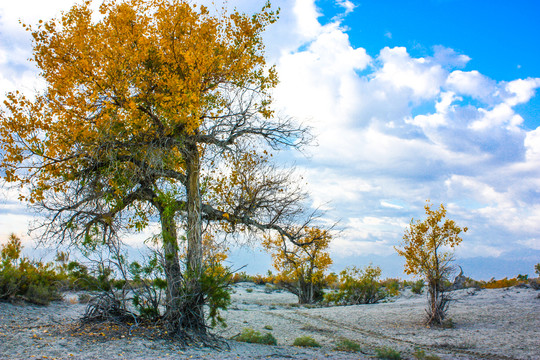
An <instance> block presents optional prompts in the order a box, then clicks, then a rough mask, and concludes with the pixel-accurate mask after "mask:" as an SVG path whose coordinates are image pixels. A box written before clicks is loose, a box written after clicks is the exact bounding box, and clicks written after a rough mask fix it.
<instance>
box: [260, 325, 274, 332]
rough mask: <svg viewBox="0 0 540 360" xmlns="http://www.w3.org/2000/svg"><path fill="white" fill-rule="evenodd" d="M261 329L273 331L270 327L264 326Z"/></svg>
mask: <svg viewBox="0 0 540 360" xmlns="http://www.w3.org/2000/svg"><path fill="white" fill-rule="evenodd" d="M263 329H264V330H270V331H272V330H274V328H273V327H272V325H264V328H263Z"/></svg>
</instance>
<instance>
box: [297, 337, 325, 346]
mask: <svg viewBox="0 0 540 360" xmlns="http://www.w3.org/2000/svg"><path fill="white" fill-rule="evenodd" d="M293 345H294V346H302V347H321V344H319V343H318V342H317V340H315V339H314V338H312V337H311V336H300V337H297V338H296V339H294V342H293Z"/></svg>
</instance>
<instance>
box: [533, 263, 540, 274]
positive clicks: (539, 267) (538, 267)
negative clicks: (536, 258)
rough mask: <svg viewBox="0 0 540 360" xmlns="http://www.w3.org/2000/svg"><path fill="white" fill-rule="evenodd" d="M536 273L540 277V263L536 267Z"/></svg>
mask: <svg viewBox="0 0 540 360" xmlns="http://www.w3.org/2000/svg"><path fill="white" fill-rule="evenodd" d="M534 272H535V273H536V274H538V276H540V263H538V264H536V265H534Z"/></svg>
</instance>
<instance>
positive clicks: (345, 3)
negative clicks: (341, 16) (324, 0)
mask: <svg viewBox="0 0 540 360" xmlns="http://www.w3.org/2000/svg"><path fill="white" fill-rule="evenodd" d="M336 4H338V5H339V6H341V7H342V8H344V9H345V15H347V14H349V13H351V12H352V11H353V10H354V8H355V7H356V5H354V4H353V2H352V1H350V0H336Z"/></svg>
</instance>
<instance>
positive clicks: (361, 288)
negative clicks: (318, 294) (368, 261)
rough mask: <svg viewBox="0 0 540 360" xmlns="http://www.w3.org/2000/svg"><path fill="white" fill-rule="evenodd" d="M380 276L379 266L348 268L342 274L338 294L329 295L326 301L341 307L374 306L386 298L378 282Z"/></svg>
mask: <svg viewBox="0 0 540 360" xmlns="http://www.w3.org/2000/svg"><path fill="white" fill-rule="evenodd" d="M380 276H381V268H379V267H378V266H376V267H373V266H371V265H369V266H367V267H365V268H364V269H363V270H361V269H358V268H357V267H355V266H353V267H351V268H346V269H345V270H343V271H342V272H341V273H340V281H339V290H338V292H335V293H329V294H327V295H326V296H325V300H326V301H327V302H329V303H332V302H333V303H335V304H339V305H354V304H374V303H376V302H378V301H379V300H381V299H383V298H384V297H385V296H386V293H385V291H383V290H382V289H381V284H379V282H378V279H379V277H380Z"/></svg>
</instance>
